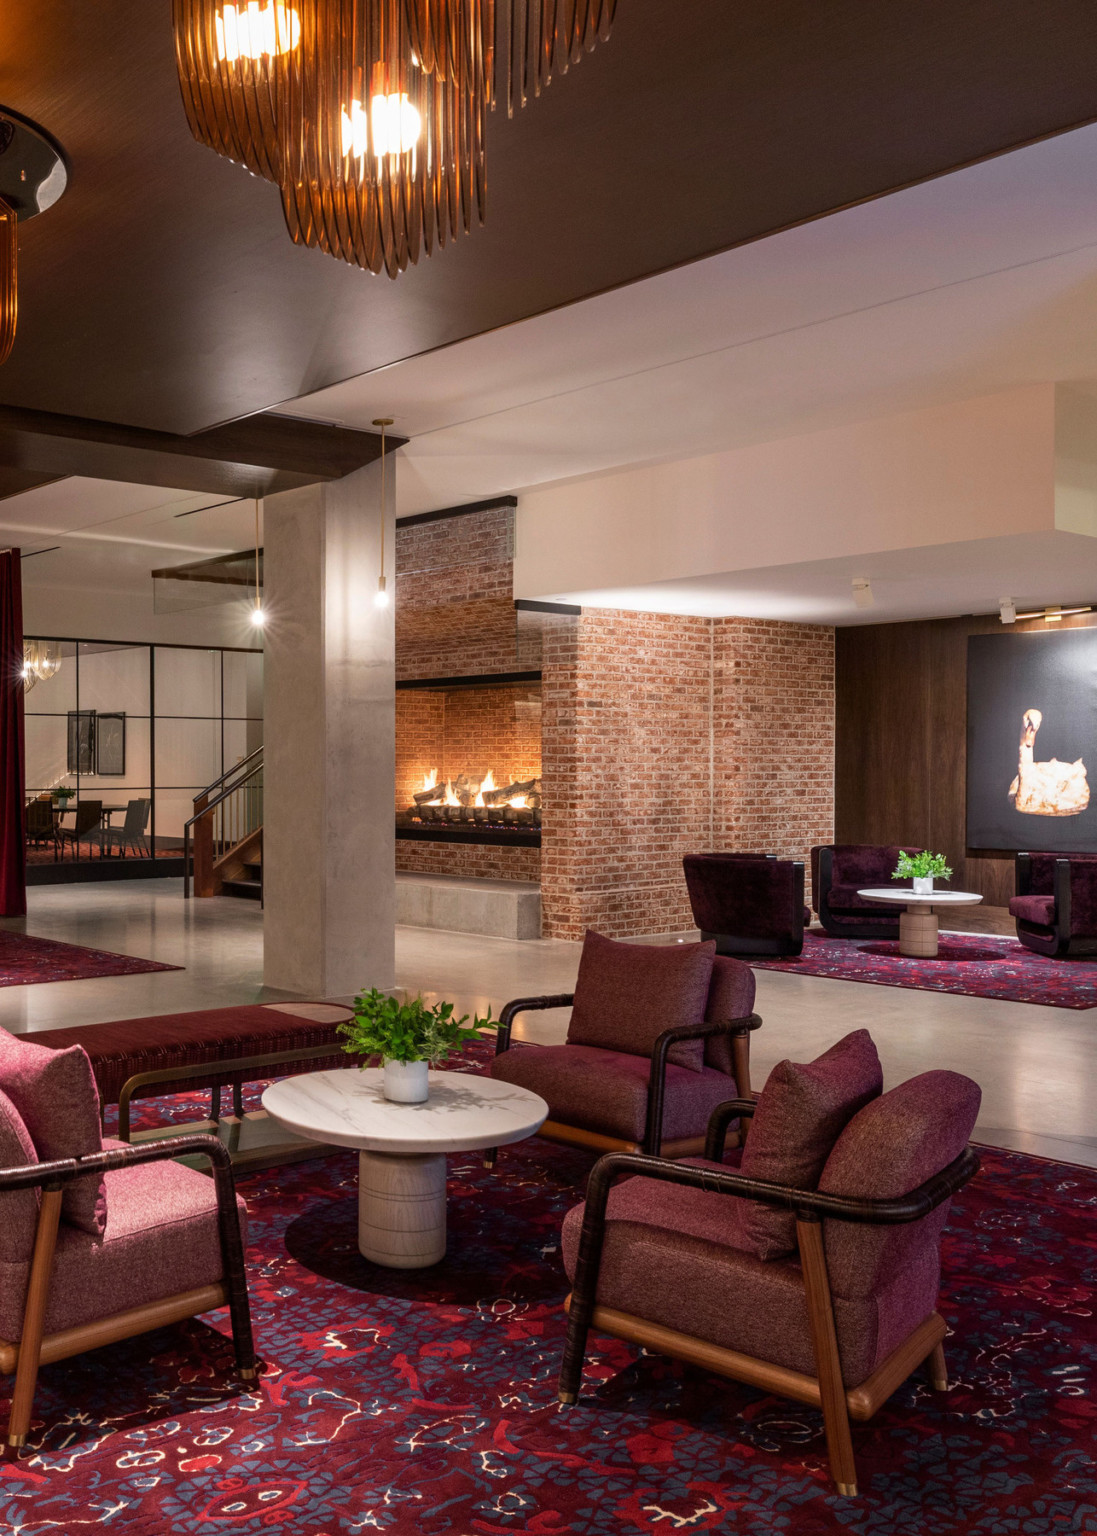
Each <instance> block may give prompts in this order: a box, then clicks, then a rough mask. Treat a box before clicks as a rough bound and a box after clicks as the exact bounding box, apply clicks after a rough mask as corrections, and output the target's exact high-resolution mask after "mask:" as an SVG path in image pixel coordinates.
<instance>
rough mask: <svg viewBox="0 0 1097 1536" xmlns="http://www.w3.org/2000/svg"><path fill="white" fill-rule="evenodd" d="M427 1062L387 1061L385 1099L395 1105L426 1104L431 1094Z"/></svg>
mask: <svg viewBox="0 0 1097 1536" xmlns="http://www.w3.org/2000/svg"><path fill="white" fill-rule="evenodd" d="M429 1072H430V1064H429V1062H426V1061H386V1062H385V1098H386V1099H390V1100H391V1101H392V1102H393V1103H394V1104H425V1103H426V1102H427V1097H428V1095H429V1092H430V1079H429V1076H428V1074H429Z"/></svg>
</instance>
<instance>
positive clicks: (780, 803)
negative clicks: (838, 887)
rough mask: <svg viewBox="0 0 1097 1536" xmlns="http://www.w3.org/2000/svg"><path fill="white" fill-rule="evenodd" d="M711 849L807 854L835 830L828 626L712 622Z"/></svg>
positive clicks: (808, 868)
mask: <svg viewBox="0 0 1097 1536" xmlns="http://www.w3.org/2000/svg"><path fill="white" fill-rule="evenodd" d="M713 743H714V761H713V770H714V772H713V788H714V795H713V840H712V845H711V846H712V847H713V848H714V849H727V850H729V851H738V852H743V853H748V852H751V851H753V850H755V849H757V850H758V851H759V852H762V853H776V854H778V855H779V856H780V857H782V858H795V859H803V860H804V861H805V865H806V869H805V875H806V880H805V885H806V887H807V888H808V889H810V885H811V863H810V859H809V857H808V855H809V851H810V849H811V847H812V844H813V843H828V842H832V841H833V839H834V630H833V629H832V628H830V627H828V626H825V625H821V624H784V623H779V622H777V621H776V620H771V619H716V620H714V622H713Z"/></svg>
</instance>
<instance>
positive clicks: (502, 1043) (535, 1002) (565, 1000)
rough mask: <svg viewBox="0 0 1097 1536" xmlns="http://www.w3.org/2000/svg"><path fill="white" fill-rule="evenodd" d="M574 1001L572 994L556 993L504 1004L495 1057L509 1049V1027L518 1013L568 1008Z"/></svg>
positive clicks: (497, 1033)
mask: <svg viewBox="0 0 1097 1536" xmlns="http://www.w3.org/2000/svg"><path fill="white" fill-rule="evenodd" d="M574 1001H575V993H574V992H558V993H553V994H550V995H546V996H545V997H516V998H514V1000H513V1001H512V1002H509V1003H505V1004H504V1006H503V1011H502V1013H501V1014H500V1015H499V1028H498V1029H497V1030H496V1033H495V1054H496V1056H501V1055H502V1054H503V1052H504V1051H508V1050H509V1049H510V1031H511V1026H512V1025H513V1023H514V1021H515V1019H516V1018H517V1017H518V1015H519V1014H520V1013H534V1012H536V1011H537V1010H539V1009H544V1008H570V1007H571V1005H572V1003H574Z"/></svg>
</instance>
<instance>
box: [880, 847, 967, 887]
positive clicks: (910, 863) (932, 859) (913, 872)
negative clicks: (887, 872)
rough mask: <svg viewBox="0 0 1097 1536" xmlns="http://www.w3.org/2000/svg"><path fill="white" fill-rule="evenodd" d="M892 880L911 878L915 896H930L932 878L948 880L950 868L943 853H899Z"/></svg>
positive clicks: (950, 874)
mask: <svg viewBox="0 0 1097 1536" xmlns="http://www.w3.org/2000/svg"><path fill="white" fill-rule="evenodd" d="M891 878H892V879H893V880H912V881H913V882H914V894H915V896H932V895H933V882H934V880H935V879H936V880H950V879H951V878H952V870H951V869H950V868H949V866H948V864H946V863H945V856H944V854H943V853H930V852H928V850H925V849H923V851H922V852H921V853H900V855H899V862H898V864H896V866H895V872H894V873H893V875H892V877H891Z"/></svg>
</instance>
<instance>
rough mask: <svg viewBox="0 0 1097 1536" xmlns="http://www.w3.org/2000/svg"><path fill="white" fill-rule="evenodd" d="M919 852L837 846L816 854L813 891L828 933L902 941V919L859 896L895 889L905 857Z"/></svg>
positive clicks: (893, 910) (891, 909)
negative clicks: (868, 889)
mask: <svg viewBox="0 0 1097 1536" xmlns="http://www.w3.org/2000/svg"><path fill="white" fill-rule="evenodd" d="M921 851H922V850H921V849H920V848H901V847H899V846H898V845H897V844H896V845H888V846H887V847H878V846H876V845H875V844H872V843H832V844H828V845H825V846H823V847H820V848H813V849H812V850H811V887H812V897H813V900H814V904H815V910H816V912H818V914H819V921H820V922H821V923H822V925H823V928H824V930H825V931H826V932H827V933H829V934H830V935H831V936H832V937H833V938H836V939H897V938H898V937H899V913H898V908H896V907H885V906H883V905H882V904H881V903H880V902H877V901H866V900H865V898H864V897H863V896H858V894H857V892H858V891H859V890H860V889H862V888H863V887H865V886H869V885H890V884H891V877H892V875H893V873H894V871H895V866H896V864H898V862H899V855H900V853H910V854H914V853H921Z"/></svg>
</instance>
